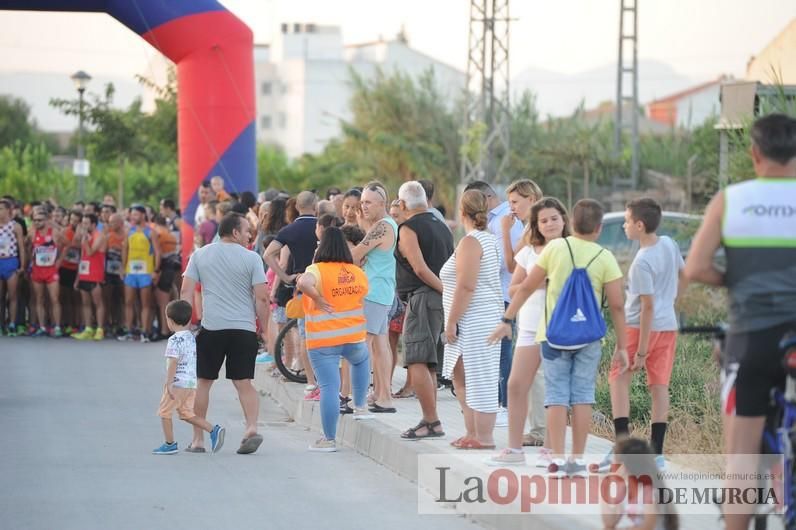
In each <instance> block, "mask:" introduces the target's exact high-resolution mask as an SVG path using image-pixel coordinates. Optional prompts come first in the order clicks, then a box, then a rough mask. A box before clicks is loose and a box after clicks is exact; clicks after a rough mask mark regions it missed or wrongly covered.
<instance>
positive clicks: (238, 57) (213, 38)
mask: <svg viewBox="0 0 796 530" xmlns="http://www.w3.org/2000/svg"><path fill="white" fill-rule="evenodd" d="M0 9H9V10H27V11H73V12H104V13H107V14H109V15H110V16H112V17H113V18H115V19H116V20H118V21H119V22H121V23H122V24H124V25H125V26H127V27H128V28H130V29H131V30H132V31H134V32H136V33H137V34H138V35H140V36H141V38H143V39H144V40H146V41H147V42H148V43H149V44H151V45H152V46H154V47H155V48H156V49H157V50H159V51H160V52H161V53H162V54H163V55H165V56H166V57H168V58H169V59H171V60H172V61H173V62H174V63H175V64H176V65H177V82H178V94H177V122H178V123H177V130H178V145H179V153H178V156H179V168H180V170H179V171H180V180H179V189H180V207H181V208H182V211H183V218H184V219H185V221H186V222H184V223H183V229H182V230H183V233H182V236H183V241H193V224H194V213H195V212H196V207H197V205H198V198H197V193H196V192H197V190H198V188H199V185H200V183H201V182H202V181H203V180H207V179H210V177H212V176H215V175H218V176H221V177H222V178H223V179H224V180H225V182H226V188H227V190H229V191H239V192H240V191H246V190H248V191H252V192H256V190H257V169H256V160H255V123H254V119H255V116H256V110H255V100H254V56H253V42H254V40H253V36H252V32H251V30H250V29H249V27H248V26H246V24H244V23H243V22H242V21H241V20H240V19H238V18H237V17H236V16H235V15H233V14H232V13H230V12H229V11H228V10H227V9H226V8H225V7H224V6H222V5H221V4H220V3H218V2H217V1H216V0H167V1H164V0H75V1H71V2H64V1H63V0H0ZM190 247H191V245H184V246H183V252H190Z"/></svg>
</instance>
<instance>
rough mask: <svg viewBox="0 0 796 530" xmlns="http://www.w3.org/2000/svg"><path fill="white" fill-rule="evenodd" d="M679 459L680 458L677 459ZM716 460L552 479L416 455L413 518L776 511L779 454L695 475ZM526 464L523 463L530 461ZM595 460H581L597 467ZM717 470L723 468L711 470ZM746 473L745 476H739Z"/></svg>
mask: <svg viewBox="0 0 796 530" xmlns="http://www.w3.org/2000/svg"><path fill="white" fill-rule="evenodd" d="M681 457H682V458H681ZM705 457H713V458H711V460H712V461H716V462H721V461H725V462H726V459H725V458H723V455H675V456H674V459H675V461H676V462H682V463H683V464H682V465H680V464H679V463H678V464H672V465H670V466H669V467H668V468H667V469H666V470H664V471H659V470H658V469H657V468H656V467H655V463H654V459H653V457H652V456H651V455H634V456H623V457H622V460H623V461H622V462H620V461H618V460H617V461H616V462H614V463H613V464H612V465H610V466H608V469H606V470H605V471H604V472H590V473H587V474H586V475H585V476H571V477H570V476H563V477H557V476H552V475H550V474H548V472H547V470H546V469H543V468H538V467H531V466H529V465H523V466H514V465H512V466H504V467H493V466H490V465H486V463H485V461H484V457H483V456H470V455H461V456H460V455H420V456H419V457H418V510H419V512H420V513H421V514H449V513H451V511H452V510H453V511H456V512H457V513H463V514H468V515H474V514H494V515H501V514H503V515H511V514H515V515H520V514H549V515H555V514H558V515H590V516H593V515H600V514H605V513H606V512H612V513H620V514H621V513H625V512H633V511H635V512H636V513H649V512H650V511H652V512H654V513H659V514H670V513H678V514H683V515H685V514H691V515H717V514H718V513H719V510H723V511H724V512H725V513H747V512H754V511H758V510H759V509H761V508H763V507H764V508H765V509H766V511H775V512H776V511H781V510H782V509H783V504H782V502H783V499H784V496H783V489H782V470H783V469H784V468H783V465H782V462H783V460H782V457H781V455H741V456H737V457H734V460H733V462H734V468H736V469H738V470H739V472H736V473H727V472H723V471H714V472H709V471H698V470H695V466H699V465H700V464H701V465H702V466H703V467H704V464H705V463H706V462H707V461H708V460H706V458H705ZM533 459H534V458H533V457H531V458H529V459H528V460H529V461H530V460H533ZM602 459H603V456H600V455H585V456H584V460H585V461H586V462H587V463H597V462H600V461H601V460H602ZM718 469H724V468H723V467H722V468H718ZM744 470H747V471H744Z"/></svg>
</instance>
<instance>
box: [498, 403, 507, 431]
mask: <svg viewBox="0 0 796 530" xmlns="http://www.w3.org/2000/svg"><path fill="white" fill-rule="evenodd" d="M508 426H509V411H507V410H506V409H504V408H503V407H500V408H499V409H498V412H497V417H496V418H495V427H508Z"/></svg>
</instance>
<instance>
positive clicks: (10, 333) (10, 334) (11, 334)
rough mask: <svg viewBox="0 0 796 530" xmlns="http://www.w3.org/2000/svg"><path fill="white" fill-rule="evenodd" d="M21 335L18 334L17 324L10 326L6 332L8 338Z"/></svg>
mask: <svg viewBox="0 0 796 530" xmlns="http://www.w3.org/2000/svg"><path fill="white" fill-rule="evenodd" d="M18 334H19V333H18V332H17V325H16V324H9V325H8V331H7V332H6V336H8V337H16V336H17V335H18Z"/></svg>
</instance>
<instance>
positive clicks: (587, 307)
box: [545, 238, 606, 350]
mask: <svg viewBox="0 0 796 530" xmlns="http://www.w3.org/2000/svg"><path fill="white" fill-rule="evenodd" d="M564 242H565V243H566V244H567V248H568V249H569V257H570V259H571V260H572V273H571V274H570V275H569V278H567V281H566V282H565V283H564V288H563V289H562V290H561V295H560V296H559V297H558V301H557V302H556V306H555V308H554V309H553V314H552V315H551V317H550V319H549V320H548V323H547V333H546V335H547V343H548V345H549V346H551V347H553V348H556V349H559V350H577V349H580V348H581V347H583V346H586V345H587V344H591V343H592V342H594V341H597V340H600V339H602V338H603V337H604V336H605V331H606V326H605V320H604V319H603V316H602V313H601V312H600V306H599V305H598V303H597V299H596V298H595V296H594V288H593V287H592V285H591V280H590V279H589V275H588V274H587V272H586V269H588V268H589V265H591V264H592V263H594V260H596V259H597V258H598V257H599V256H600V254H602V251H603V250H604V249H600V252H598V253H597V255H595V256H594V257H593V258H592V259H591V261H589V263H587V264H586V266H585V267H583V268H578V266H577V265H576V264H575V255H574V254H573V253H572V247H571V246H570V245H569V241H568V240H567V238H564ZM546 313H547V304H545V316H546Z"/></svg>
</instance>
